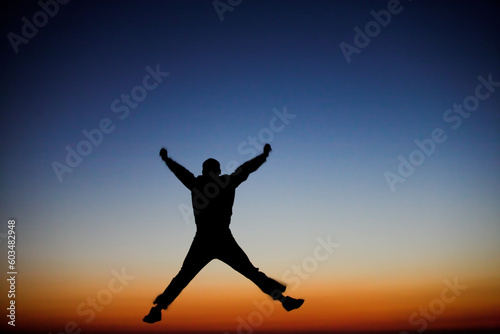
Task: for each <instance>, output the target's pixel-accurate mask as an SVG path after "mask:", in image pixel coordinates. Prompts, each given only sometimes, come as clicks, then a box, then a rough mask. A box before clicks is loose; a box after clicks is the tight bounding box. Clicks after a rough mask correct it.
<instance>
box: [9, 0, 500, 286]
mask: <svg viewBox="0 0 500 334" xmlns="http://www.w3.org/2000/svg"><path fill="white" fill-rule="evenodd" d="M387 3H388V2H387V1H372V2H370V1H356V2H340V1H315V2H304V1H286V2H285V1H249V0H247V1H243V2H242V3H241V4H239V5H238V6H236V7H234V10H233V11H232V12H225V13H224V20H223V21H220V19H219V17H218V15H217V13H216V11H215V9H214V8H213V6H212V2H211V1H168V2H160V1H144V2H138V1H123V2H120V3H118V2H111V1H109V2H97V1H93V2H78V1H72V2H70V3H68V4H66V5H61V6H60V7H59V12H58V13H57V15H55V16H54V17H53V18H50V19H49V21H48V24H47V25H46V26H44V27H41V28H40V29H39V31H38V33H37V35H36V36H34V37H33V38H31V39H30V40H29V42H28V43H27V44H21V45H19V52H18V53H15V52H14V50H13V48H12V45H11V43H9V40H8V39H7V38H4V44H3V54H4V62H3V64H4V69H3V73H4V74H3V80H2V83H3V86H2V92H3V98H2V115H1V120H0V124H1V129H2V131H1V134H2V136H3V138H2V145H1V156H2V165H1V173H2V179H1V194H2V203H1V204H0V211H1V213H2V220H3V221H6V220H7V219H9V218H10V217H14V218H16V219H17V220H18V221H19V224H18V233H19V235H20V237H19V238H20V241H19V248H20V249H22V251H20V252H19V254H20V255H19V257H20V265H25V266H26V267H27V268H28V267H30V266H33V267H32V268H33V271H34V270H35V269H34V268H35V267H36V266H35V263H36V262H37V261H42V259H43V261H47V266H48V267H50V268H55V267H57V268H61V266H62V265H68V266H69V267H68V269H67V270H68V272H76V273H79V272H80V271H81V270H82V269H81V267H78V266H77V265H76V264H75V263H74V262H75V259H76V260H77V262H78V261H80V264H87V265H90V264H92V263H97V268H99V269H98V270H102V271H109V270H108V269H109V268H110V264H111V263H115V262H116V263H121V261H123V262H126V263H129V265H130V266H137V267H141V268H143V269H145V270H152V267H151V265H150V264H148V263H144V261H143V260H142V259H143V258H144V256H145V255H147V254H151V253H153V254H158V253H168V254H172V255H171V256H169V257H168V259H166V260H165V261H167V262H168V263H170V262H169V261H172V263H173V264H172V267H173V268H172V269H171V272H170V271H169V272H168V273H167V274H165V275H167V276H168V275H169V274H173V273H175V270H176V269H175V268H176V266H177V265H178V264H179V263H180V262H179V261H181V258H182V256H183V254H184V252H185V251H186V250H187V247H188V246H189V242H190V240H191V238H192V236H193V234H194V225H193V223H192V222H191V223H187V222H186V219H185V217H184V216H183V214H182V213H181V210H180V209H179V207H180V206H181V207H182V206H183V205H189V201H190V196H189V193H188V191H187V190H186V189H185V188H184V187H183V186H182V184H181V183H180V182H179V181H178V180H177V179H175V177H174V176H173V174H171V173H170V171H169V170H168V169H167V168H166V167H165V165H164V164H163V163H162V161H161V160H160V158H159V157H158V152H159V150H160V148H161V147H162V146H165V147H167V148H168V150H169V153H170V155H171V156H172V158H174V159H175V160H176V161H178V162H179V163H181V164H182V165H184V166H185V167H186V168H188V169H189V170H191V171H192V172H193V173H194V174H195V175H198V174H199V173H201V163H202V162H203V161H204V160H205V159H207V158H209V157H214V158H216V159H218V160H219V161H220V162H221V165H222V167H223V170H226V168H224V167H225V166H227V164H228V163H229V162H231V161H235V162H236V163H237V164H241V163H243V162H245V161H246V160H248V159H249V158H251V157H252V154H241V152H242V149H241V148H242V147H243V148H244V147H246V148H248V147H249V146H247V145H246V144H245V142H249V141H250V139H249V137H256V138H259V134H260V136H261V137H260V138H265V137H266V135H267V136H268V135H269V133H272V138H269V140H268V141H269V142H270V143H271V145H272V147H273V151H272V153H271V155H270V157H269V158H268V161H267V162H266V164H264V165H263V166H262V167H261V168H260V169H259V170H258V171H257V172H255V174H253V175H251V176H250V178H249V180H248V181H247V182H246V183H244V184H242V185H241V187H240V188H239V189H238V193H237V197H236V202H235V207H234V216H233V223H232V227H233V231H234V233H235V235H236V236H237V238H238V240H240V243H241V244H242V246H243V248H244V249H248V252H249V253H250V254H252V255H253V257H254V258H255V259H256V260H255V262H259V261H260V262H262V263H265V264H267V265H268V267H272V266H275V267H276V268H281V269H282V270H284V269H286V268H287V266H286V265H282V264H279V262H280V261H279V260H278V259H283V261H284V263H290V262H293V261H294V259H295V258H299V259H302V258H303V257H304V256H306V255H307V254H308V253H309V252H310V249H311V247H312V246H313V245H314V243H315V238H316V237H318V236H324V235H332V236H333V238H334V239H335V240H337V241H338V242H340V243H342V244H343V245H345V248H344V249H345V251H344V253H343V255H341V258H340V259H339V262H338V263H336V264H335V268H336V269H338V270H340V271H342V270H344V271H343V274H342V275H347V276H349V270H354V269H352V266H354V267H357V268H358V269H356V270H362V269H361V268H363V266H364V264H365V261H368V260H369V261H368V262H370V263H376V262H377V259H378V260H380V259H381V258H382V259H385V260H387V258H388V255H389V254H391V256H394V257H395V260H394V261H395V263H393V264H387V266H389V267H391V266H392V267H391V268H392V269H391V270H393V271H397V268H398V265H399V266H400V267H401V266H402V264H404V263H408V261H410V260H409V259H411V261H415V262H418V263H419V264H421V265H422V266H425V265H426V264H427V265H428V266H429V268H443V272H439V273H438V274H436V275H437V276H439V277H441V276H444V275H445V274H444V272H446V273H457V272H460V271H461V270H465V272H466V273H467V275H469V274H470V275H472V276H474V275H476V274H477V275H479V276H480V275H481V273H484V275H485V276H487V275H490V274H491V275H499V274H500V271H499V268H498V266H496V267H491V266H490V267H488V266H487V265H485V266H484V267H481V266H480V264H478V262H477V260H479V259H485V258H486V259H487V260H486V262H487V263H489V262H488V259H490V260H493V259H494V258H495V257H496V258H498V254H499V253H500V248H499V244H500V243H499V241H500V226H499V222H500V220H499V218H500V211H499V209H498V208H499V205H498V204H499V199H500V193H499V189H500V178H499V172H498V171H499V170H500V168H499V167H500V159H499V147H500V146H499V145H500V141H499V139H500V138H499V131H498V129H499V115H500V114H499V106H500V92H499V91H498V90H500V88H496V89H495V91H494V92H492V93H491V96H490V97H488V98H487V99H485V100H484V101H481V102H480V105H479V107H478V109H477V110H476V111H474V112H472V113H471V116H470V117H469V118H467V119H464V120H463V123H462V124H461V126H460V127H459V128H457V129H456V130H453V129H452V128H451V126H450V124H449V123H447V122H446V121H445V120H443V114H444V113H445V111H446V110H447V109H449V108H452V106H453V104H455V103H463V101H464V99H465V98H466V97H467V96H469V95H473V94H474V92H475V89H476V87H477V86H478V85H479V84H480V81H478V79H477V77H478V76H482V77H484V78H487V77H488V76H489V75H491V76H492V78H493V81H495V82H498V81H500V63H499V61H498V59H499V56H500V52H499V51H500V50H499V46H498V37H499V36H498V33H499V25H498V20H497V16H498V15H497V14H498V10H497V9H496V6H495V3H494V2H492V1H491V2H487V1H481V2H472V1H461V2H458V3H457V2H448V1H440V2H431V1H412V2H409V1H402V2H401V4H400V6H402V7H401V8H403V10H402V11H401V12H400V13H399V14H396V15H393V16H392V18H391V22H390V23H389V25H388V26H387V27H382V28H381V30H380V33H379V34H378V35H376V36H374V37H373V38H372V39H371V42H370V44H369V45H368V46H366V47H365V48H362V49H361V51H360V52H359V54H353V55H352V61H351V62H350V63H348V62H347V61H346V58H345V57H344V55H343V53H342V51H341V49H340V47H339V44H340V43H341V42H346V43H350V44H354V38H355V34H356V33H355V30H354V28H355V27H356V26H358V27H360V28H361V29H363V27H364V26H365V24H366V23H368V22H369V21H371V20H373V17H372V16H371V15H370V11H372V10H374V11H377V12H378V11H380V10H382V9H386V8H387ZM12 6H14V5H12ZM39 10H40V7H39V5H38V4H37V3H36V2H27V3H25V4H23V5H18V4H16V5H15V6H14V7H12V8H10V12H9V13H10V14H9V15H8V18H6V19H5V20H6V22H7V25H6V28H7V30H6V31H5V33H4V36H6V35H7V33H8V32H15V33H17V34H19V33H20V31H21V27H22V22H21V17H23V16H26V17H29V18H31V17H32V15H33V14H34V13H36V12H37V11H39ZM146 67H150V68H152V69H155V68H156V67H158V68H159V69H160V71H163V72H168V73H169V75H168V76H166V77H164V78H163V79H162V81H161V82H159V83H158V85H157V87H156V88H154V89H152V90H149V91H147V97H145V98H144V100H142V101H140V102H139V103H138V105H137V107H136V108H135V109H132V108H131V109H130V113H129V114H128V116H127V117H126V118H124V119H123V120H121V119H120V118H119V117H118V116H119V115H120V114H119V113H115V112H113V110H112V108H111V104H112V102H113V101H114V100H115V99H120V98H121V96H122V94H129V95H130V94H131V91H133V89H134V88H136V87H137V86H141V85H143V79H144V77H145V76H146V75H148V73H149V72H148V70H146ZM149 82H153V81H152V80H151V81H149ZM123 105H124V104H121V106H123ZM273 110H274V111H273ZM276 112H278V113H281V114H283V113H285V114H286V113H288V115H290V116H289V118H288V119H286V122H285V123H283V121H281V120H280V121H277V119H278V118H277V116H276ZM106 118H107V119H109V120H110V122H112V125H113V126H114V130H113V131H112V132H111V133H107V134H104V135H103V137H102V142H101V143H100V144H99V145H98V146H93V148H92V152H91V153H90V154H89V155H88V156H86V157H83V158H82V162H81V163H80V164H79V165H78V166H76V167H75V168H74V169H73V171H72V172H71V173H65V174H63V175H62V182H59V179H58V177H57V176H56V173H55V172H54V170H53V168H52V164H53V162H54V161H57V162H60V163H62V164H64V163H65V158H66V154H67V152H66V150H65V147H66V146H67V145H69V146H70V147H72V148H73V149H76V146H77V144H78V143H79V142H80V141H82V140H85V137H84V135H83V134H82V131H83V130H87V131H90V130H92V129H95V128H97V127H98V126H99V123H100V122H101V120H103V119H106ZM275 122H276V123H275ZM271 124H277V125H278V126H280V127H279V129H280V130H279V131H273V130H270V129H271V128H272V127H273V126H274V125H271ZM281 125H282V126H281ZM435 128H442V129H443V130H444V132H445V133H446V135H447V140H446V141H445V142H444V143H441V144H438V145H436V149H435V151H434V153H433V154H432V155H430V156H429V157H426V159H425V161H424V163H423V164H422V165H421V166H418V167H416V168H415V171H414V173H413V174H412V175H411V176H409V177H408V178H407V180H406V181H405V182H404V183H398V184H397V185H396V187H395V188H396V191H394V192H393V191H391V188H390V187H389V185H388V183H387V181H386V179H385V177H384V173H385V172H386V171H391V172H393V173H396V171H397V168H398V164H399V161H398V156H400V155H402V156H403V157H405V158H408V156H409V155H410V153H411V152H412V151H413V150H415V149H416V148H417V147H416V146H415V144H414V141H415V140H416V139H418V140H424V139H426V138H429V137H430V136H431V132H432V131H433V129H435ZM266 129H268V130H266ZM258 141H259V145H260V147H262V146H263V144H264V142H262V141H261V140H258ZM240 145H242V146H240ZM238 147H240V149H238ZM260 149H261V148H259V150H260ZM232 168H234V166H233V167H232ZM229 169H231V168H229ZM2 233H3V232H2ZM277 234H279V235H280V236H282V238H283V239H281V238H279V240H275V239H273V236H274V235H277ZM294 244H296V245H297V246H296V247H295V248H294V247H293V246H291V245H294ZM21 247H23V248H21ZM290 248H291V249H290ZM270 253H272V254H273V256H271V257H269V256H268V255H267V254H270ZM361 254H366V256H367V257H368V259H366V258H365V257H364V255H363V256H362V255H361ZM160 259H161V257H158V259H156V258H155V260H158V261H159V260H160ZM431 259H433V260H431ZM385 260H384V261H385ZM357 261H359V262H357ZM374 261H375V262H374ZM464 262H465V263H466V265H465V267H464ZM352 263H354V265H353V264H352ZM342 265H345V267H344V269H342V268H343V267H342ZM280 266H281V267H280ZM474 266H476V267H477V266H479V268H476V269H474V270H473V269H472V268H473V267H474ZM382 267H383V266H382ZM462 267H464V268H466V269H461V268H462ZM365 268H368V269H363V270H367V271H368V272H369V270H370V268H371V269H373V270H375V272H377V269H375V268H372V267H370V266H368V267H365ZM26 270H28V269H26ZM356 270H354V271H353V272H352V273H353V275H354V272H356ZM429 275H431V276H432V275H433V274H432V270H430V269H429Z"/></svg>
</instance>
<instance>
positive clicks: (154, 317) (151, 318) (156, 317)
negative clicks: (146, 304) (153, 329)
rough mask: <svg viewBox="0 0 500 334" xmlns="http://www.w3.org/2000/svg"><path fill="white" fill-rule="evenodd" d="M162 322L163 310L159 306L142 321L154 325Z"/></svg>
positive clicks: (152, 309) (153, 308)
mask: <svg viewBox="0 0 500 334" xmlns="http://www.w3.org/2000/svg"><path fill="white" fill-rule="evenodd" d="M160 320H161V308H160V307H159V306H154V307H152V308H151V311H149V314H148V315H147V316H145V317H144V319H142V321H144V322H147V323H148V324H154V323H155V322H157V321H160Z"/></svg>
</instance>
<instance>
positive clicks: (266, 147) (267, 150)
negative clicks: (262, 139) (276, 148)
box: [264, 144, 271, 156]
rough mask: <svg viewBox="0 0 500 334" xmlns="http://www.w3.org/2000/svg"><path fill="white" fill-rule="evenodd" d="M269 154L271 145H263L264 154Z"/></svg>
mask: <svg viewBox="0 0 500 334" xmlns="http://www.w3.org/2000/svg"><path fill="white" fill-rule="evenodd" d="M269 152H271V145H269V144H266V145H264V154H265V155H266V156H268V155H269Z"/></svg>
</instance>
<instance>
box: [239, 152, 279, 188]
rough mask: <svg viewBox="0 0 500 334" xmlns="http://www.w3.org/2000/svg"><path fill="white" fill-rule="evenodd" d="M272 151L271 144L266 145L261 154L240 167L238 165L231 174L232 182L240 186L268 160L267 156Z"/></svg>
mask: <svg viewBox="0 0 500 334" xmlns="http://www.w3.org/2000/svg"><path fill="white" fill-rule="evenodd" d="M269 152H271V145H269V144H266V145H264V152H263V153H262V154H261V155H258V156H256V157H255V158H253V159H250V160H248V161H247V162H245V163H244V164H242V165H241V166H240V167H238V168H237V169H236V170H235V171H234V173H232V174H231V182H232V183H233V184H234V186H235V187H237V186H239V185H240V184H241V183H242V182H243V181H245V180H246V179H247V178H248V176H249V175H250V173H253V172H255V171H256V170H257V169H258V168H259V167H260V166H262V164H263V163H264V162H266V159H267V157H268V156H269Z"/></svg>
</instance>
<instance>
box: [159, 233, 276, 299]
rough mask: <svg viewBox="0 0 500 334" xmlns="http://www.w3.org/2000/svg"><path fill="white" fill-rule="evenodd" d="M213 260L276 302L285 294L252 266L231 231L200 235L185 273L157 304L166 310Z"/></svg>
mask: <svg viewBox="0 0 500 334" xmlns="http://www.w3.org/2000/svg"><path fill="white" fill-rule="evenodd" d="M213 259H219V260H221V261H222V262H224V263H226V264H228V265H229V266H231V268H233V269H234V270H236V271H237V272H239V273H240V274H242V275H243V276H245V277H246V278H248V279H249V280H251V281H252V282H254V283H255V284H256V285H257V286H258V287H259V288H260V289H261V290H262V291H263V292H264V293H266V294H268V295H270V296H271V297H273V299H277V298H278V297H279V296H281V292H283V291H284V290H285V286H283V285H282V284H280V283H278V282H277V281H275V280H273V279H271V278H269V277H267V276H266V275H265V274H264V273H262V272H260V271H259V269H258V268H256V267H254V266H253V265H252V263H251V262H250V260H249V259H248V256H247V255H246V254H245V252H244V251H243V250H242V249H241V247H240V246H239V245H238V244H237V243H236V240H234V237H233V236H232V234H231V232H230V231H229V230H228V231H227V232H224V233H223V234H222V235H220V234H218V235H216V236H214V235H213V234H211V235H204V234H203V233H197V234H196V236H195V238H194V240H193V243H192V244H191V247H190V248H189V251H188V254H187V255H186V259H185V260H184V263H183V264H182V268H181V270H180V271H179V273H178V274H177V276H175V277H174V278H173V279H172V281H171V282H170V284H169V285H168V287H167V288H166V289H165V291H164V292H163V293H162V294H161V295H159V296H158V297H157V298H156V300H155V302H154V303H155V304H158V306H160V307H161V308H162V309H166V308H167V307H168V305H170V304H171V303H172V302H173V301H174V299H175V298H177V296H178V295H179V294H180V293H181V291H182V290H183V289H184V288H185V287H186V286H187V285H188V284H189V282H191V280H192V279H193V278H194V277H195V276H196V275H197V274H198V273H199V272H200V270H201V269H203V267H205V266H206V265H207V264H208V263H209V262H210V261H212V260H213Z"/></svg>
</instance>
